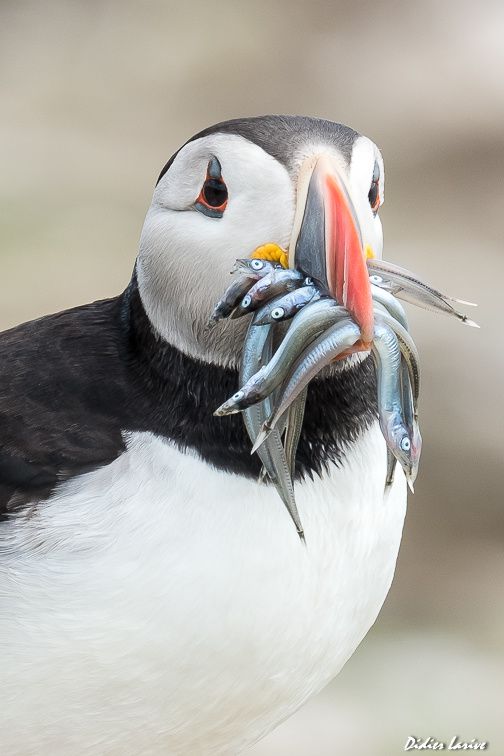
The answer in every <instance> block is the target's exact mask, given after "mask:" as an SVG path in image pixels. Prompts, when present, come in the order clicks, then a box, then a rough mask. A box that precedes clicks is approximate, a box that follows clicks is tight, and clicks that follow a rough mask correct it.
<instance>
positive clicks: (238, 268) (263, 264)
mask: <svg viewBox="0 0 504 756" xmlns="http://www.w3.org/2000/svg"><path fill="white" fill-rule="evenodd" d="M272 270H283V268H282V266H281V265H280V263H275V262H271V260H261V258H259V257H241V258H239V259H238V260H236V261H235V264H234V266H233V270H232V271H231V273H233V274H234V273H242V272H247V271H250V272H252V273H259V274H260V273H262V274H263V275H266V273H271V271H272Z"/></svg>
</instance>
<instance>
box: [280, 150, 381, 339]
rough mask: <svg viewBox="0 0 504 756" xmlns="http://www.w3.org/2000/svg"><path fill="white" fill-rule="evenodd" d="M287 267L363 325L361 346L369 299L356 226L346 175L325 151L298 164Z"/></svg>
mask: <svg viewBox="0 0 504 756" xmlns="http://www.w3.org/2000/svg"><path fill="white" fill-rule="evenodd" d="M289 265H290V267H296V268H299V269H300V270H302V271H303V272H304V273H305V274H306V275H307V276H311V277H312V278H313V279H314V280H315V281H316V282H317V283H318V284H319V286H321V287H322V289H324V290H325V291H326V292H327V293H328V294H329V295H330V296H332V297H333V298H334V299H336V300H337V301H338V303H339V304H341V305H343V306H344V307H346V309H347V310H348V312H349V313H350V315H351V316H352V317H353V319H354V320H355V322H356V323H357V325H358V326H359V327H360V329H361V342H362V345H361V348H362V346H365V345H368V344H370V343H371V341H372V340H373V330H374V320H373V301H372V298H371V287H370V284H369V274H368V270H367V266H366V254H365V251H364V248H363V245H362V238H361V233H360V226H359V222H358V220H357V214H356V212H355V208H354V205H353V203H352V200H351V198H350V194H349V191H348V189H347V183H346V180H345V178H344V174H343V172H342V170H341V169H340V168H339V167H338V166H337V164H336V160H335V159H334V158H332V157H331V156H329V155H319V156H316V157H314V158H309V159H308V160H307V161H306V162H305V164H304V165H303V166H302V167H301V170H300V174H299V179H298V197H297V208H296V216H295V220H294V229H293V236H292V240H291V245H290V250H289Z"/></svg>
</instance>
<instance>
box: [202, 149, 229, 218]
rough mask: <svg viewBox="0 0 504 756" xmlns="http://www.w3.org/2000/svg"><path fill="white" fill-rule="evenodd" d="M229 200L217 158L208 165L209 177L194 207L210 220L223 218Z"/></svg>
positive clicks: (207, 176)
mask: <svg viewBox="0 0 504 756" xmlns="http://www.w3.org/2000/svg"><path fill="white" fill-rule="evenodd" d="M227 200H228V190H227V186H226V184H225V183H224V179H223V178H222V169H221V164H220V163H219V161H218V160H217V158H216V157H213V158H212V159H211V160H210V162H209V163H208V168H207V175H206V179H205V182H204V184H203V186H202V187H201V192H200V193H199V195H198V198H197V200H196V202H195V203H194V207H195V208H196V210H199V211H200V212H201V213H204V214H205V215H208V216H209V217H210V218H222V216H223V215H224V210H225V209H226V205H227Z"/></svg>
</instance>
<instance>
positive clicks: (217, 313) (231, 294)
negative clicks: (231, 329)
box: [209, 259, 276, 326]
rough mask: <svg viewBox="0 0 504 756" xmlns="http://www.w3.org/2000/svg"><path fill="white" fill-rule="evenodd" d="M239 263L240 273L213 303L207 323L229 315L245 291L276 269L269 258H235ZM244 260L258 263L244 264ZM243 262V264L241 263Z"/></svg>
mask: <svg viewBox="0 0 504 756" xmlns="http://www.w3.org/2000/svg"><path fill="white" fill-rule="evenodd" d="M236 262H237V263H240V266H239V273H240V275H239V276H238V278H236V279H235V280H234V281H232V283H231V284H230V285H229V286H228V287H227V289H226V291H225V292H224V294H223V295H222V297H221V298H220V299H219V301H218V302H217V304H216V305H215V307H214V309H213V312H212V315H211V316H210V320H209V325H210V326H212V325H215V323H217V322H218V321H219V320H222V319H223V318H227V317H229V315H231V313H232V312H233V310H234V309H235V307H236V305H237V304H238V303H239V302H240V300H242V299H243V297H244V296H245V294H246V293H247V291H248V290H249V289H250V288H251V286H253V285H254V284H255V283H256V282H257V281H259V279H260V278H262V277H263V276H266V275H268V273H271V272H272V271H273V270H275V269H276V265H275V264H274V263H271V262H270V261H269V260H258V259H249V260H247V261H245V260H237V261H236ZM245 262H249V263H258V264H257V265H252V264H251V265H246V264H245ZM241 263H243V265H241Z"/></svg>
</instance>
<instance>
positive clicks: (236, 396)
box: [233, 391, 243, 402]
mask: <svg viewBox="0 0 504 756" xmlns="http://www.w3.org/2000/svg"><path fill="white" fill-rule="evenodd" d="M242 398H243V391H237V392H236V394H233V400H234V401H235V402H239V401H240V399H242Z"/></svg>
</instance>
